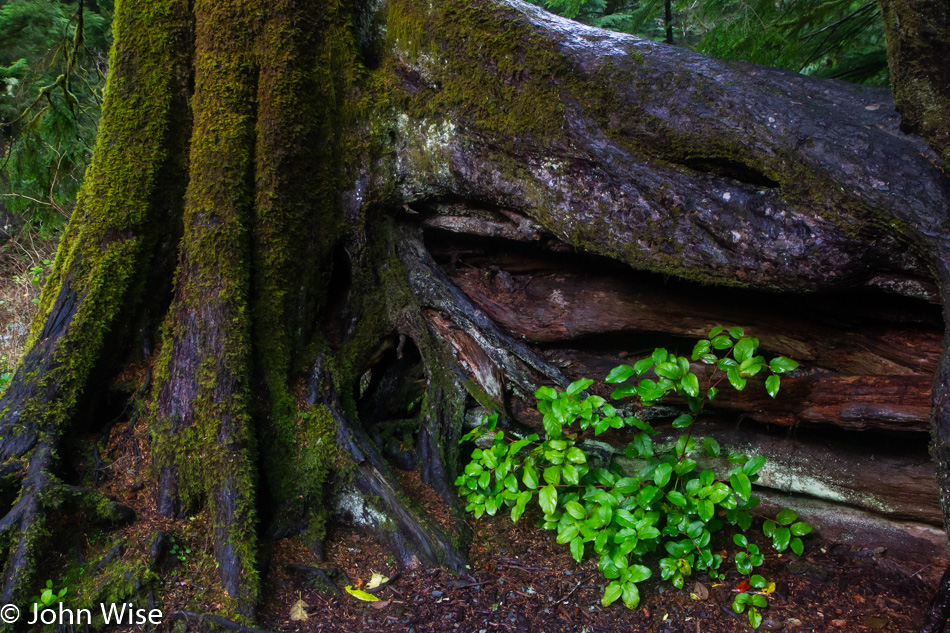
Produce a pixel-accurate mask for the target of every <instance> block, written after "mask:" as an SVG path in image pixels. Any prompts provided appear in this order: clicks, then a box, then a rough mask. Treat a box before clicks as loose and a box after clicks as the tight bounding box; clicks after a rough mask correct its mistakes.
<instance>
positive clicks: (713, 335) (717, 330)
mask: <svg viewBox="0 0 950 633" xmlns="http://www.w3.org/2000/svg"><path fill="white" fill-rule="evenodd" d="M724 329H725V328H723V327H714V328H713V329H711V330H709V338H716V337H717V336H719V335H720V334H721V333H722V331H723V330H724Z"/></svg>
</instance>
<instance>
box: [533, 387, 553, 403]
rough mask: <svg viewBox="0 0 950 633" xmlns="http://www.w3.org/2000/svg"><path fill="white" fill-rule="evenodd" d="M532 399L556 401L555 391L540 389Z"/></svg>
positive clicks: (547, 388)
mask: <svg viewBox="0 0 950 633" xmlns="http://www.w3.org/2000/svg"><path fill="white" fill-rule="evenodd" d="M534 397H535V398H537V399H538V400H557V391H555V390H554V389H553V388H551V387H540V388H538V390H537V391H535V392H534Z"/></svg>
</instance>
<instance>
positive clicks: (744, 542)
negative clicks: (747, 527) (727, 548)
mask: <svg viewBox="0 0 950 633" xmlns="http://www.w3.org/2000/svg"><path fill="white" fill-rule="evenodd" d="M732 542H733V543H735V544H736V545H738V546H739V547H748V546H749V539H748V538H746V536H745V534H733V535H732Z"/></svg>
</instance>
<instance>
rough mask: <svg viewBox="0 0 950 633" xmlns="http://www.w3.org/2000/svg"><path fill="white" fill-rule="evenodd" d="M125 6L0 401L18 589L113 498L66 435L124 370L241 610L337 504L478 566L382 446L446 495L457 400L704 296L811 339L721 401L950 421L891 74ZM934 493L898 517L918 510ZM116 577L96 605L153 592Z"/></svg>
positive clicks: (97, 593) (237, 7) (767, 335)
mask: <svg viewBox="0 0 950 633" xmlns="http://www.w3.org/2000/svg"><path fill="white" fill-rule="evenodd" d="M115 30H116V44H115V49H114V51H113V56H112V60H111V62H110V64H111V65H110V68H111V71H110V77H109V85H108V88H107V92H106V94H107V99H106V103H105V106H104V115H103V120H102V124H101V128H100V134H99V139H98V142H97V147H96V151H95V154H94V158H93V164H92V166H91V167H90V170H89V173H88V174H87V178H86V182H85V184H84V186H83V192H82V195H81V198H80V200H79V203H78V205H77V210H76V212H75V215H74V217H73V220H72V222H71V223H70V225H69V229H68V231H67V233H66V235H65V237H64V239H63V243H62V246H61V248H60V252H59V255H58V257H57V262H56V265H55V269H54V272H53V274H52V277H51V279H50V282H49V284H48V285H47V287H46V289H45V290H44V294H43V298H42V302H41V306H40V312H39V316H38V317H37V321H36V324H35V327H34V333H33V336H32V339H31V346H30V351H29V352H28V354H27V355H26V357H25V358H24V360H23V362H22V363H21V365H20V366H19V368H18V370H17V373H16V376H15V378H14V380H13V383H12V384H11V386H10V388H9V389H8V390H7V392H6V393H5V394H4V396H3V399H2V401H0V411H2V415H0V436H2V437H0V466H2V469H0V472H2V474H3V481H2V482H0V483H2V485H0V490H3V491H4V497H3V501H4V502H5V503H6V504H7V506H8V507H9V511H8V513H7V515H6V517H5V518H4V519H3V520H2V522H0V529H2V531H3V533H4V534H5V535H6V536H5V540H4V541H3V543H4V547H5V552H6V556H5V567H4V576H3V579H4V585H3V596H2V597H3V599H4V600H6V601H16V600H21V601H22V600H23V599H24V598H26V597H27V596H28V595H29V592H31V591H35V589H36V583H37V581H38V580H39V577H38V576H37V572H38V570H39V569H40V568H41V565H42V564H43V562H42V560H41V557H40V552H43V551H44V547H43V545H44V543H46V542H47V539H55V538H56V535H57V533H56V526H59V525H60V522H59V521H58V519H57V517H58V513H60V512H62V501H61V500H68V501H71V502H72V503H74V504H79V505H81V506H82V507H89V508H95V511H90V512H89V513H88V514H87V516H88V517H89V518H90V520H95V521H98V522H100V523H105V524H107V525H116V524H120V523H121V522H122V521H127V520H128V519H129V516H128V515H129V512H128V511H127V509H126V508H124V506H120V505H117V504H115V503H114V502H108V503H106V502H103V500H102V498H101V495H100V494H99V493H97V492H96V491H94V490H91V489H87V488H83V487H81V486H79V485H78V482H79V481H80V480H82V479H83V476H84V474H85V473H84V471H83V469H82V468H81V467H78V466H76V464H75V460H68V459H64V456H65V455H67V453H68V452H69V451H71V450H81V446H82V444H83V441H85V440H82V439H81V440H79V444H80V448H76V447H75V442H76V439H75V438H88V437H90V436H94V435H95V434H99V433H106V432H107V431H108V427H109V423H108V422H104V421H105V420H111V419H112V418H113V417H114V416H111V415H106V413H107V412H108V411H109V408H108V402H107V398H105V397H104V396H103V395H102V394H103V393H104V392H106V391H107V387H108V386H109V385H110V384H116V383H118V382H121V381H120V380H119V379H118V378H117V376H119V375H120V374H121V375H122V376H126V375H128V373H129V368H130V367H131V368H135V367H139V368H144V370H142V371H141V372H140V374H138V375H139V379H140V383H139V385H137V386H136V388H135V389H133V390H132V391H134V392H135V393H133V394H131V399H132V405H133V406H131V407H130V409H131V410H132V411H134V412H135V413H133V418H132V420H131V421H130V424H129V429H132V430H135V429H139V430H140V431H141V433H140V435H141V437H142V439H146V434H147V437H148V442H149V444H148V446H149V454H150V455H151V459H152V473H153V477H154V479H155V486H154V493H155V495H154V504H155V507H156V508H157V510H158V512H159V513H161V514H162V515H164V516H165V517H168V518H169V519H180V518H182V517H200V518H201V520H203V521H206V522H207V524H208V525H209V527H210V530H209V533H210V534H211V535H212V537H211V538H212V540H213V553H214V558H215V560H216V562H217V565H218V566H217V569H218V573H219V576H220V585H221V588H222V589H223V591H224V592H225V593H226V594H227V596H229V601H228V604H227V605H226V607H225V609H224V613H223V616H224V617H227V618H234V619H236V620H238V621H240V622H248V621H253V619H254V612H255V611H254V610H255V605H256V604H257V602H258V600H259V597H260V591H261V583H260V571H261V561H262V555H261V553H260V549H259V548H258V538H259V535H263V536H264V537H265V538H267V539H273V538H282V537H289V536H298V537H301V538H304V539H305V540H306V542H307V543H308V544H309V545H310V546H311V547H312V548H313V550H314V552H315V553H317V554H318V555H319V554H320V553H321V552H322V543H323V539H324V535H325V529H326V525H327V522H328V521H329V520H330V519H331V518H332V517H347V518H349V519H350V520H351V521H353V522H355V523H357V524H360V525H365V526H367V527H372V528H376V529H377V530H379V531H380V533H382V534H383V535H384V537H383V538H384V539H385V540H386V541H387V544H388V545H389V546H390V547H391V548H392V549H393V551H394V554H395V555H396V557H397V558H398V559H399V560H400V561H401V562H402V563H403V564H405V565H407V566H413V565H420V564H422V565H426V566H430V565H446V566H448V567H449V568H451V569H453V570H454V571H456V572H458V573H465V557H464V550H465V544H466V543H465V538H466V536H465V535H466V531H465V525H464V522H463V521H461V520H460V518H461V517H460V516H459V515H458V514H457V513H456V514H455V519H454V524H449V525H447V524H441V525H439V524H437V523H436V522H435V521H433V520H432V518H431V517H427V516H422V514H421V513H420V512H419V511H418V509H416V508H415V507H414V506H413V505H412V504H407V503H406V502H405V499H407V498H408V497H409V495H408V492H407V491H406V490H404V489H403V488H402V486H400V485H399V483H398V479H397V478H396V477H395V476H394V475H393V469H394V468H395V467H397V466H398V467H402V468H415V469H418V471H419V473H420V475H421V479H422V481H423V482H424V483H425V484H427V485H428V486H430V487H431V488H433V489H434V490H435V491H436V493H438V494H439V495H440V496H441V497H442V499H443V500H444V501H445V502H446V504H448V505H449V506H450V507H453V508H455V507H456V505H455V498H454V494H453V489H452V482H453V481H454V476H455V474H456V471H457V467H458V457H459V456H458V454H457V453H458V443H457V439H458V437H459V434H460V430H461V428H462V425H463V422H464V420H465V418H466V415H468V416H469V417H471V416H472V415H476V414H477V411H478V410H479V407H484V408H491V409H495V410H498V411H500V412H502V413H503V414H504V418H505V420H506V422H505V423H506V424H510V425H513V426H518V425H521V426H527V427H531V426H532V425H535V426H536V425H537V420H536V419H535V418H534V417H533V416H532V413H531V406H530V405H531V394H532V393H534V391H535V390H536V389H537V387H538V386H539V385H541V384H559V385H565V384H567V382H568V381H569V380H570V379H572V378H576V377H579V376H581V375H590V376H591V377H595V378H600V377H602V375H603V373H604V369H605V368H609V366H610V364H611V363H616V362H617V361H619V360H621V359H623V358H625V357H627V356H631V355H636V354H638V353H640V352H642V351H643V350H646V349H648V348H651V349H652V346H653V344H654V341H663V343H664V344H667V345H668V346H670V347H672V348H679V347H684V346H691V344H692V339H695V338H696V337H697V335H699V334H701V333H702V332H705V331H706V330H707V329H708V328H709V327H711V326H713V325H716V324H717V323H741V324H743V325H747V326H749V328H750V329H751V330H753V331H755V334H756V335H757V336H760V338H761V340H762V344H763V347H764V348H765V349H767V350H768V351H771V352H776V353H787V354H789V355H792V356H796V357H798V358H799V359H801V360H803V361H805V363H804V365H803V368H802V369H801V370H799V372H798V373H797V374H796V375H795V376H794V377H792V378H791V379H790V380H788V381H787V382H785V383H783V385H784V386H783V390H784V391H787V392H788V394H782V395H788V396H789V398H787V399H784V400H783V399H781V396H780V401H779V403H778V404H776V405H775V406H772V405H771V403H766V402H764V401H761V400H758V399H756V398H754V397H751V396H748V395H742V396H739V397H735V398H732V399H723V401H722V403H721V407H720V410H719V412H718V414H719V415H721V416H729V415H732V416H733V419H734V418H735V415H736V414H739V415H742V416H744V417H747V418H750V419H752V420H754V421H755V423H765V424H771V425H782V426H791V427H799V426H800V427H802V428H805V429H806V430H807V429H808V428H813V427H814V428H826V427H827V426H828V425H831V426H832V427H835V428H839V427H840V428H841V429H844V431H842V432H841V434H839V435H835V437H837V438H838V440H836V441H838V442H840V444H841V446H846V445H847V444H848V443H851V442H853V441H854V440H855V438H856V437H858V435H857V434H858V432H859V431H864V434H862V435H861V436H860V437H861V438H862V439H861V441H862V442H865V441H866V442H868V443H869V444H871V445H879V446H886V445H888V444H890V443H892V442H893V438H895V437H897V438H900V439H901V440H902V441H905V442H907V444H908V450H907V453H906V455H905V454H901V455H898V456H896V457H895V458H894V460H893V465H892V466H893V469H894V470H895V471H902V469H905V468H910V469H911V470H912V471H913V472H915V473H916V472H919V471H920V469H921V468H922V467H921V465H920V458H921V453H922V452H923V449H922V448H921V443H920V442H919V441H917V439H916V438H919V437H920V434H921V432H922V431H923V430H925V429H926V428H927V425H926V423H925V420H926V419H927V415H928V411H929V409H928V398H929V397H930V388H929V385H930V384H931V377H932V375H933V373H934V372H935V371H936V372H937V376H938V378H937V383H936V386H937V387H936V390H935V391H934V396H935V402H936V406H935V408H934V413H933V416H934V423H935V425H936V428H938V429H944V428H950V412H948V411H947V409H946V402H945V399H946V394H947V393H948V391H947V387H950V384H948V382H950V378H948V376H950V373H948V372H950V369H948V363H947V360H946V358H945V357H941V352H943V351H944V350H946V348H947V346H946V344H945V343H943V342H941V336H942V334H943V332H944V320H943V319H942V318H941V314H940V312H939V309H938V308H937V306H936V304H937V303H938V302H939V299H938V297H939V296H944V297H946V296H950V295H947V293H946V292H943V290H944V288H945V284H946V283H947V279H948V276H947V272H948V271H947V269H946V265H945V262H946V261H948V260H947V257H946V245H947V237H948V236H950V223H948V220H947V218H946V210H947V208H948V199H950V182H948V179H947V178H946V176H945V175H944V174H943V172H942V171H941V169H940V168H939V167H937V166H936V161H937V156H936V154H934V152H933V151H932V150H931V149H929V148H928V147H927V146H926V145H925V144H924V143H923V141H921V140H920V139H918V138H916V137H914V136H911V135H907V134H905V133H903V132H901V131H900V129H899V127H898V124H899V117H898V115H897V114H896V113H895V112H894V110H893V105H892V103H891V101H890V97H889V95H888V93H886V92H884V91H881V90H877V89H872V88H865V87H858V86H850V85H846V84H843V83H840V82H827V81H820V80H815V79H811V78H808V77H803V76H800V75H796V74H793V73H788V72H784V71H778V70H774V69H768V68H762V67H757V66H752V65H748V64H738V63H732V62H728V63H727V62H721V61H714V60H710V59H707V58H704V57H702V56H700V55H697V54H695V53H692V52H690V51H688V50H684V49H678V48H671V47H666V46H663V45H659V44H655V43H652V42H647V41H643V40H639V39H637V38H634V37H631V36H627V35H620V34H616V33H608V32H604V31H600V30H597V29H592V28H588V27H584V26H581V25H578V24H575V23H572V22H569V21H567V20H563V19H561V18H557V17H555V16H552V15H550V14H547V13H545V12H544V11H542V10H540V9H538V8H536V7H534V6H531V5H527V4H524V3H522V2H520V0H508V1H507V2H498V1H495V0H451V1H449V0H445V1H443V0H435V1H434V2H428V3H427V2H416V1H415V0H389V2H388V4H386V5H385V6H380V5H378V4H374V3H362V4H358V5H356V7H355V8H354V5H353V3H348V2H335V1H328V2H323V3H320V7H319V9H318V10H315V9H314V7H309V6H308V7H304V6H301V4H300V3H296V2H293V1H292V0H277V1H276V2H273V1H272V2H266V3H265V2H261V1H260V0H231V1H229V2H220V1H212V0H197V2H195V3H194V4H193V6H192V5H191V4H190V3H186V2H182V1H181V0H162V1H161V2H152V3H144V4H143V3H131V2H123V3H120V4H119V6H118V7H117V12H116V21H115ZM671 278H676V279H677V281H673V280H672V279H671ZM122 372H125V373H122ZM667 404H668V408H667V409H665V411H666V412H667V413H669V412H670V411H674V410H675V408H676V403H675V402H671V403H667ZM138 411H142V420H143V422H147V424H144V423H143V424H137V419H138V418H137V415H138V413H137V412H138ZM662 413H663V411H661V414H662ZM867 429H871V431H867ZM822 432H824V431H822ZM836 433H837V431H836ZM865 435H866V436H867V437H865ZM937 438H938V440H937V442H938V445H937V450H936V452H935V455H936V456H937V458H938V461H937V466H938V475H940V477H941V480H940V481H941V485H942V486H943V487H942V488H941V490H942V491H943V493H942V494H944V499H945V500H946V499H947V496H946V490H947V487H946V477H945V474H946V472H948V471H947V466H946V464H947V459H946V458H944V457H941V455H943V452H945V451H946V450H947V449H945V447H946V446H947V444H946V442H945V435H941V434H940V433H938V435H937ZM67 439H69V440H70V441H71V442H73V444H69V445H67V444H66V443H65V442H66V440H67ZM616 441H617V442H622V440H621V438H617V440H616ZM737 441H738V440H737ZM763 441H764V440H763ZM789 441H792V442H794V441H795V439H794V438H792V440H789ZM783 446H784V445H783ZM803 450H804V449H803ZM842 450H843V449H842ZM942 451H943V452H942ZM847 452H848V451H847V450H843V453H847ZM850 454H852V455H853V456H854V459H856V460H860V456H857V455H854V451H852V452H851V453H850ZM902 460H903V461H902ZM888 463H890V462H888ZM907 464H911V465H910V466H907ZM889 467H890V466H889ZM914 469H916V470H914ZM902 472H904V471H902ZM908 472H909V471H908ZM94 479H95V478H94ZM866 483H867V482H866V480H863V479H861V478H857V479H855V480H854V481H853V482H852V484H850V485H853V486H855V487H856V488H857V490H856V491H855V494H857V495H861V494H884V495H891V496H893V495H892V494H891V493H892V491H890V490H885V491H879V490H877V491H867V490H863V488H864V487H865V485H866ZM776 487H777V488H783V485H782V484H776ZM805 492H808V491H807V490H806V491H805ZM934 494H935V493H934V491H933V490H932V489H929V490H928V489H927V487H926V486H921V489H920V491H917V492H915V495H918V497H915V499H921V500H922V501H920V504H918V505H921V504H922V505H923V506H924V507H925V510H924V511H922V512H918V514H917V515H914V511H912V510H910V509H908V507H907V506H908V505H909V504H911V502H909V501H907V500H906V499H905V500H902V503H904V504H905V505H903V506H900V507H897V509H895V510H894V511H893V512H892V515H893V516H896V517H907V516H912V515H913V516H916V517H917V518H924V520H931V521H932V520H934V516H935V512H934V508H935V502H934ZM928 495H929V496H928ZM844 501H845V502H847V503H852V504H856V505H860V503H857V502H854V501H853V500H848V499H845V500H844ZM928 504H929V505H928ZM895 507H896V506H895ZM944 507H945V508H946V507H947V505H946V503H945V504H944ZM946 516H947V514H946V510H945V511H944V517H946ZM449 523H453V522H452V521H450V522H449ZM152 549H153V550H156V551H157V550H160V549H161V548H158V547H153V548H152ZM154 558H155V557H153V559H154ZM142 564H143V565H144V566H145V567H144V568H148V569H158V568H159V566H158V565H157V562H156V561H155V560H150V559H144V561H143V563H142ZM106 567H108V563H107V564H106ZM146 577H147V578H154V577H155V574H151V575H145V574H143V578H146ZM122 578H123V576H122V573H121V572H118V571H117V572H116V573H114V574H111V575H110V574H108V573H106V580H102V581H99V582H98V584H97V585H96V586H95V589H94V590H90V591H89V592H88V593H85V594H83V599H84V600H86V599H88V601H89V602H90V603H94V602H96V601H97V598H100V597H101V596H106V595H108V596H109V597H110V599H112V600H115V599H124V598H126V597H133V596H135V595H144V594H147V593H148V591H149V590H150V587H149V586H148V583H147V582H146V583H144V584H143V583H140V584H138V585H137V586H135V587H131V586H129V583H128V582H124V583H123V582H122Z"/></svg>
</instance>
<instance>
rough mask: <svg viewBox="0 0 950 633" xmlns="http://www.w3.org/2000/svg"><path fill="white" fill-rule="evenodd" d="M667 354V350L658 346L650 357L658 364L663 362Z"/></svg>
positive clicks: (667, 356)
mask: <svg viewBox="0 0 950 633" xmlns="http://www.w3.org/2000/svg"><path fill="white" fill-rule="evenodd" d="M669 356H670V354H669V352H667V351H666V350H665V349H663V348H662V347H658V348H656V349H655V350H653V356H652V357H651V358H652V359H653V363H654V364H656V365H659V364H660V363H665V362H666V359H667V358H669Z"/></svg>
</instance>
